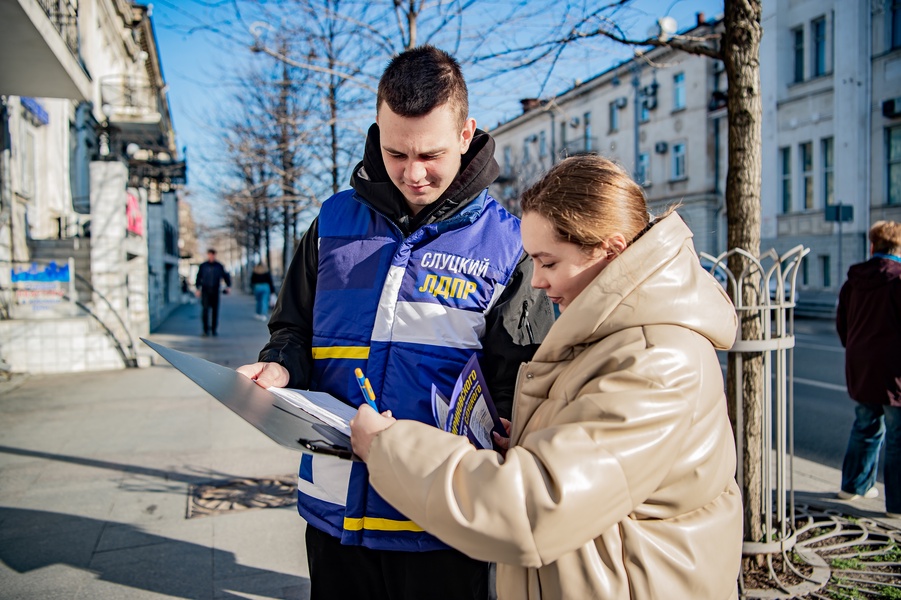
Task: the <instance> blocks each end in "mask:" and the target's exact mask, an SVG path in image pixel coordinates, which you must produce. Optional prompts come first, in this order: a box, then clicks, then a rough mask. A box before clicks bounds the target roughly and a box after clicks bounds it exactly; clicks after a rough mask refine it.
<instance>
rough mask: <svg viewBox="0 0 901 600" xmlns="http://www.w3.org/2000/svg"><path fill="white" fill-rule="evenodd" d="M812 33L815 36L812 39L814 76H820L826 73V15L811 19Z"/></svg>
mask: <svg viewBox="0 0 901 600" xmlns="http://www.w3.org/2000/svg"><path fill="white" fill-rule="evenodd" d="M810 35H811V37H812V38H813V39H811V40H810V49H811V51H812V53H813V55H812V56H811V58H812V59H813V60H812V61H811V63H812V64H811V66H812V67H813V76H814V77H819V76H820V75H825V74H826V17H820V18H819V19H814V20H813V21H811V23H810Z"/></svg>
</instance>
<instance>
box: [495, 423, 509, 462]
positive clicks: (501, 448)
mask: <svg viewBox="0 0 901 600" xmlns="http://www.w3.org/2000/svg"><path fill="white" fill-rule="evenodd" d="M501 425H503V426H504V430H505V431H506V432H507V437H504V436H502V435H501V434H499V433H498V432H496V431H495V432H493V433H492V434H491V435H492V437H493V438H494V445H495V446H497V451H498V452H500V454H501V456H507V449H508V448H510V427H511V426H512V423H510V421H508V420H507V419H505V418H503V417H501Z"/></svg>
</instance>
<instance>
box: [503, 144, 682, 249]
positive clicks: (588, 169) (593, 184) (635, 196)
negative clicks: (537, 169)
mask: <svg viewBox="0 0 901 600" xmlns="http://www.w3.org/2000/svg"><path fill="white" fill-rule="evenodd" d="M520 203H521V206H522V212H523V213H524V214H525V213H527V212H534V213H537V214H539V215H541V216H542V217H544V218H545V219H547V220H548V221H550V222H551V223H552V224H553V225H554V229H555V230H556V234H557V237H558V239H559V240H561V241H565V242H570V243H573V244H576V245H578V246H580V247H581V248H582V249H583V250H586V251H589V250H591V249H594V248H597V247H599V246H600V245H601V243H602V242H604V241H606V240H607V239H608V238H610V236H612V235H613V234H615V233H621V234H622V235H623V237H624V238H625V239H626V241H627V242H628V243H629V244H631V243H632V242H634V241H635V240H636V239H638V238H639V237H640V236H641V235H642V234H643V233H644V232H645V231H647V230H648V228H649V227H650V226H651V217H650V215H649V214H648V206H647V201H646V200H645V197H644V191H643V190H642V189H641V186H639V185H638V184H637V183H635V181H633V180H632V178H631V177H629V174H628V173H626V171H625V170H624V169H623V168H622V167H620V166H619V165H617V164H616V163H614V162H613V161H611V160H608V159H606V158H603V157H601V156H597V155H593V154H585V155H580V156H573V157H570V158H566V159H564V160H562V161H561V162H559V163H558V164H557V165H555V166H554V167H552V168H551V170H550V171H548V172H547V174H546V175H545V176H544V177H542V179H541V181H539V182H538V183H536V184H535V185H533V186H532V187H531V188H529V189H528V190H526V192H525V193H524V194H523V195H522V199H521V200H520ZM671 210H672V209H671Z"/></svg>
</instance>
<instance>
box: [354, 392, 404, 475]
mask: <svg viewBox="0 0 901 600" xmlns="http://www.w3.org/2000/svg"><path fill="white" fill-rule="evenodd" d="M396 421H397V419H395V418H394V417H392V416H391V411H390V410H386V411H385V412H383V413H382V414H379V413H377V412H375V411H374V410H372V407H371V406H369V405H368V404H366V403H363V404H361V405H360V408H359V409H357V415H356V416H355V417H354V418H353V419H351V420H350V445H351V446H353V449H354V454H356V455H357V456H359V457H360V458H361V459H362V460H363V462H366V461H367V459H368V458H369V448H370V447H371V446H372V440H374V439H375V436H377V435H378V434H379V433H381V432H382V431H384V430H385V429H388V428H389V427H391V426H392V425H394V423H395V422H396Z"/></svg>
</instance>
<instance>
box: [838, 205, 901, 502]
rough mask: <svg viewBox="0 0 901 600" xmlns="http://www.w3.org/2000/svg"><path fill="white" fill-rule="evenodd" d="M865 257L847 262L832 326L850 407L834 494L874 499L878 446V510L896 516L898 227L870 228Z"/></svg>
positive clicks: (899, 463) (900, 375)
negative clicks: (881, 485) (881, 484)
mask: <svg viewBox="0 0 901 600" xmlns="http://www.w3.org/2000/svg"><path fill="white" fill-rule="evenodd" d="M870 253H871V254H872V258H870V260H868V261H866V262H863V263H859V264H856V265H852V266H851V268H850V269H848V280H847V281H846V282H845V284H844V285H843V286H842V289H841V292H839V296H838V311H837V312H836V318H835V326H836V329H837V330H838V336H839V338H840V339H841V341H842V345H843V346H844V347H845V380H846V382H847V385H848V395H850V396H851V398H852V399H853V400H855V401H856V402H857V405H856V406H855V407H854V412H855V419H854V424H853V425H852V426H851V436H850V438H849V440H848V450H847V451H846V452H845V460H844V462H843V464H842V486H841V490H840V491H839V493H838V497H839V498H841V499H843V500H854V499H856V498H859V497H861V496H864V497H866V498H875V497H876V496H878V495H879V492H878V490H877V489H876V488H875V487H874V486H875V484H876V472H877V468H878V464H879V452H880V450H881V448H882V444H883V442H884V443H885V467H884V469H883V476H884V481H885V509H886V512H887V516H889V517H893V518H898V517H901V223H896V222H894V221H878V222H876V223H874V224H873V226H872V227H870Z"/></svg>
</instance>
